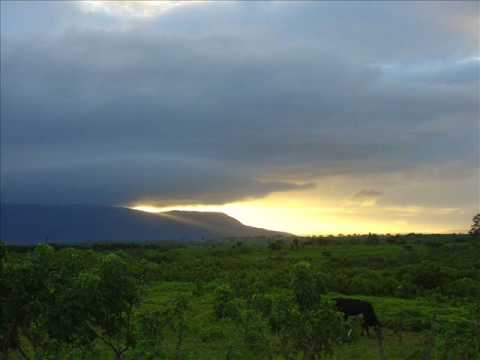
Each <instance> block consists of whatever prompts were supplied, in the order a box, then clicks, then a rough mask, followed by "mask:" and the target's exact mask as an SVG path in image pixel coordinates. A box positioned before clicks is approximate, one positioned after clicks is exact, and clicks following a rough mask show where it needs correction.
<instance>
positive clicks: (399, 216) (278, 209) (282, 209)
mask: <svg viewBox="0 0 480 360" xmlns="http://www.w3.org/2000/svg"><path fill="white" fill-rule="evenodd" d="M296 195H297V196H288V195H285V194H272V195H270V196H268V197H266V198H263V199H256V200H247V201H242V202H233V203H228V204H224V205H182V206H169V207H161V206H155V205H151V204H148V203H145V204H136V205H134V206H131V208H132V209H135V210H140V211H146V212H151V213H161V212H164V211H171V210H183V211H211V212H223V213H225V214H227V215H229V216H232V217H234V218H236V219H237V220H239V221H241V222H242V223H243V224H245V225H249V226H255V227H261V228H265V229H274V230H278V231H285V232H289V233H293V234H296V235H329V234H334V235H336V234H340V233H342V234H353V233H358V234H360V233H361V234H365V233H369V232H376V233H408V232H414V231H419V229H420V231H422V232H426V233H443V232H451V231H452V229H450V228H446V227H441V226H435V225H430V224H428V223H426V224H423V225H422V226H421V227H419V225H418V223H416V222H414V221H412V220H416V219H417V218H421V217H422V216H426V215H429V216H431V214H432V212H433V213H435V214H438V216H440V217H441V216H442V215H447V214H451V213H455V212H456V211H458V209H450V208H440V209H431V208H424V207H412V206H404V207H401V206H395V207H392V206H380V205H377V204H376V203H375V202H374V201H367V202H358V203H353V202H352V201H351V200H348V199H347V200H344V201H340V202H337V203H336V204H335V203H331V202H329V201H321V200H319V199H318V198H312V197H306V198H305V197H301V196H300V194H296ZM459 230H461V229H459Z"/></svg>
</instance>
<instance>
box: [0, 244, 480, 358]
mask: <svg viewBox="0 0 480 360" xmlns="http://www.w3.org/2000/svg"><path fill="white" fill-rule="evenodd" d="M478 244H479V242H478V241H477V240H475V238H470V237H460V236H448V237H447V236H445V237H441V238H435V237H425V236H406V237H398V236H384V237H381V236H373V235H369V236H366V237H363V238H361V237H357V238H355V237H344V238H340V239H339V238H336V239H333V238H330V239H327V238H309V239H293V240H287V239H283V240H282V239H279V240H268V239H264V240H262V239H259V240H256V241H239V240H231V241H229V242H226V243H222V244H220V243H210V244H202V245H194V244H192V245H170V246H165V247H160V246H134V245H96V246H94V247H92V248H56V247H53V246H50V245H39V246H37V247H35V248H34V249H26V248H6V247H5V246H4V245H1V246H0V302H1V313H0V354H3V355H4V356H7V358H11V359H17V358H24V359H59V358H61V359H68V358H70V359H80V358H85V359H92V358H95V359H112V358H113V359H139V358H142V359H305V360H309V359H320V358H327V359H351V358H358V359H372V358H378V356H379V355H378V354H379V351H378V350H379V349H378V347H377V342H376V340H375V339H373V338H372V339H369V338H366V337H361V336H360V326H359V322H360V320H359V319H350V320H349V321H345V320H344V319H343V316H342V314H340V313H338V312H337V311H336V309H335V307H334V304H333V302H332V301H331V299H332V298H333V297H335V296H339V295H340V296H345V297H355V298H358V299H363V300H367V301H370V302H371V303H372V304H373V305H374V307H375V309H376V312H377V315H378V317H379V318H380V321H381V322H382V323H383V324H384V326H385V342H384V344H385V349H384V350H385V353H386V356H387V358H389V359H392V358H397V359H407V358H411V359H419V358H422V359H468V360H470V359H478V358H479V354H480V304H479V303H478V299H479V297H480V256H479V255H480V249H479V245H478Z"/></svg>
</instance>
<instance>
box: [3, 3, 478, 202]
mask: <svg viewBox="0 0 480 360" xmlns="http://www.w3.org/2000/svg"><path fill="white" fill-rule="evenodd" d="M249 4H251V5H248V6H247V4H244V3H241V4H234V3H226V4H220V5H215V6H212V5H207V6H200V5H199V6H198V7H195V8H193V7H192V8H189V9H188V10H185V11H184V10H183V9H182V10H181V11H180V10H179V11H177V12H172V13H171V15H170V14H169V15H164V16H162V17H160V18H158V19H156V20H152V21H150V22H148V23H145V24H135V25H134V26H133V25H132V26H131V27H129V28H127V29H124V28H123V27H118V28H117V27H116V26H118V24H116V23H115V21H112V23H111V24H109V26H108V27H107V28H106V29H105V28H103V29H102V28H99V24H98V23H97V22H96V21H97V19H96V18H95V15H81V14H80V13H78V15H77V16H78V17H79V18H81V19H82V21H85V24H84V25H82V26H80V25H79V24H80V23H82V21H80V20H78V19H76V20H75V19H74V20H72V24H71V25H70V27H68V26H67V27H65V26H64V25H62V26H60V25H59V29H61V30H59V31H58V32H52V31H48V32H47V31H45V33H44V36H43V37H40V38H39V37H38V36H33V35H31V36H30V35H29V36H19V35H18V34H17V35H18V36H17V35H15V36H14V35H11V36H10V35H9V37H8V38H7V41H6V42H5V43H3V42H2V55H1V56H2V58H1V60H2V65H1V66H2V69H1V72H2V94H1V100H2V103H1V105H2V106H1V117H2V129H1V137H2V138H1V139H2V180H4V181H2V200H5V199H6V200H8V201H29V202H50V203H51V202H94V203H111V204H119V203H125V202H135V201H142V200H148V201H150V202H158V203H160V204H175V203H192V202H193V203H224V202H229V201H234V200H238V199H245V198H251V197H261V196H265V195H266V194H268V193H271V192H276V191H289V190H302V189H307V188H311V187H312V186H313V185H312V181H313V180H312V179H315V178H317V177H322V176H331V175H337V174H350V175H352V174H353V175H359V176H361V174H372V173H373V174H375V173H389V172H394V171H404V170H406V169H412V168H418V167H423V166H434V167H435V166H442V165H443V164H445V163H449V162H456V163H459V162H460V163H462V164H463V165H462V166H463V167H465V168H469V167H472V166H475V165H474V164H475V158H474V157H473V156H472V155H471V154H472V153H473V151H472V149H474V147H475V142H476V141H477V139H476V134H475V132H474V131H472V130H473V129H475V127H476V126H477V125H476V121H477V116H478V108H477V103H478V99H477V96H478V93H477V91H478V61H477V60H470V62H465V63H461V62H460V63H459V62H458V61H459V60H458V59H455V60H452V55H451V54H452V51H454V50H455V49H456V50H458V51H456V50H455V51H456V53H457V54H461V55H462V56H467V55H468V56H469V57H472V56H473V55H472V53H471V39H470V38H469V36H467V35H465V36H460V35H459V34H463V33H462V31H463V30H458V31H456V30H455V27H454V25H455V24H457V22H456V21H457V20H456V19H457V18H462V19H463V18H464V14H465V13H468V10H465V9H464V8H463V7H458V8H457V7H455V8H453V7H452V9H454V11H453V10H452V12H451V13H452V14H460V15H458V16H456V17H454V16H451V17H449V16H448V14H447V13H445V10H444V8H443V7H439V9H440V10H435V11H436V12H435V14H438V16H439V17H440V18H441V19H443V20H444V21H445V22H447V20H448V21H450V22H451V24H452V25H451V26H450V25H449V26H445V24H437V23H436V22H435V21H434V20H432V16H434V15H435V14H428V13H425V11H424V10H422V9H423V8H422V9H421V8H416V7H415V6H413V5H411V4H408V5H401V4H399V3H396V4H393V5H387V3H375V5H373V4H371V3H370V4H363V5H362V6H360V5H359V4H355V3H354V4H350V3H342V4H340V5H335V4H331V3H326V4H316V3H303V4H300V5H298V6H295V5H289V4H288V3H285V4H280V3H274V4H271V5H270V4H268V3H260V4H252V3H249ZM422 6H423V5H422ZM448 6H450V5H448ZM437 7H438V6H437V5H435V9H437ZM465 7H467V6H465ZM467 8H468V7H467ZM432 9H433V8H432ZM417 10H418V11H417ZM398 11H400V12H401V13H402V14H405V16H403V17H400V20H399V19H398V18H397V17H394V16H393V15H395V14H397V15H398ZM332 14H337V15H339V16H340V19H338V20H336V21H335V22H334V21H333V20H331V19H333V18H335V16H333V15H332ZM359 14H360V15H359ZM408 14H411V15H415V21H414V20H412V19H411V18H409V17H407V15H408ZM419 14H420V15H419ZM88 16H90V17H91V18H87V17H88ZM465 16H466V15H465ZM2 19H3V18H2ZM217 19H218V21H217ZM265 19H268V21H266V20H265ZM299 19H301V20H299ZM227 20H228V24H227ZM372 21H373V23H372ZM10 22H11V21H10ZM368 24H370V26H368ZM372 24H374V25H372ZM449 24H450V23H449ZM207 25H208V26H211V27H210V28H209V29H207V28H206V26H207ZM25 26H26V25H25ZM7 29H9V33H10V34H12V33H13V34H16V33H15V31H14V30H12V29H11V28H9V27H8V25H7ZM360 29H361V30H360ZM381 29H385V31H387V32H388V34H389V35H390V36H391V37H390V38H389V37H387V36H385V34H383V35H382V34H381V31H380V30H381ZM452 29H453V30H452ZM439 31H440V33H441V34H443V35H445V36H443V37H440V35H439V34H440V33H439ZM419 33H420V34H421V36H418V34H419ZM39 39H40V40H39ZM454 40H455V41H454ZM407 43H408V44H409V46H406V44H407ZM402 44H403V45H402ZM438 56H443V57H444V58H443V59H444V63H445V65H444V66H443V67H439V68H437V69H436V70H427V71H426V72H425V71H422V70H421V67H420V68H418V67H417V63H416V62H418V63H419V64H420V65H421V64H424V63H425V61H430V60H431V59H436V58H437V57H438ZM461 59H463V57H461ZM393 60H395V61H396V63H395V64H393V65H392V61H393ZM412 62H413V65H412ZM419 69H420V70H419ZM407 75H408V76H407ZM475 76H476V77H477V78H476V80H477V81H475ZM439 83H440V84H442V86H439V85H438V84H439ZM451 176H455V174H452V175H451Z"/></svg>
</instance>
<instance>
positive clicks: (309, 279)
mask: <svg viewBox="0 0 480 360" xmlns="http://www.w3.org/2000/svg"><path fill="white" fill-rule="evenodd" d="M323 279H324V277H323V276H321V274H318V273H315V272H314V271H313V270H312V268H311V265H310V264H309V263H307V262H300V263H298V264H296V265H295V266H294V268H293V271H292V283H291V288H292V289H293V294H292V295H291V296H285V295H281V296H277V297H276V298H275V299H274V300H273V304H272V312H271V316H270V326H271V330H272V332H273V333H274V334H275V335H276V336H277V337H278V338H279V344H280V351H279V352H280V354H281V356H283V357H284V358H285V359H295V358H297V357H298V355H299V354H301V355H302V356H303V359H304V360H313V359H319V358H321V357H322V356H323V355H328V354H332V353H333V348H334V345H335V344H338V343H339V342H340V341H341V339H343V338H344V335H345V334H344V333H345V327H344V324H343V318H342V316H341V314H339V313H338V312H337V311H336V310H335V307H334V305H333V304H332V303H330V302H328V301H325V300H323V299H322V298H321V295H322V293H323V292H324V289H325V287H324V283H323Z"/></svg>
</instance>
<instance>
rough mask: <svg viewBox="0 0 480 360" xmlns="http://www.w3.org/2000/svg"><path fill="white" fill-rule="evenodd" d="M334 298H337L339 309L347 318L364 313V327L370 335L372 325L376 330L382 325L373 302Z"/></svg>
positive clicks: (336, 303)
mask: <svg viewBox="0 0 480 360" xmlns="http://www.w3.org/2000/svg"><path fill="white" fill-rule="evenodd" d="M333 300H335V305H336V306H337V310H338V311H340V312H342V313H343V314H344V317H345V320H346V319H348V317H349V316H354V315H362V317H363V322H362V329H363V331H364V332H366V334H367V335H368V336H370V332H369V331H368V329H369V327H370V326H373V327H374V328H375V330H378V329H379V327H381V326H382V324H381V323H380V321H378V319H377V315H375V310H373V306H372V304H370V303H369V302H368V301H363V300H357V299H344V298H336V299H333Z"/></svg>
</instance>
